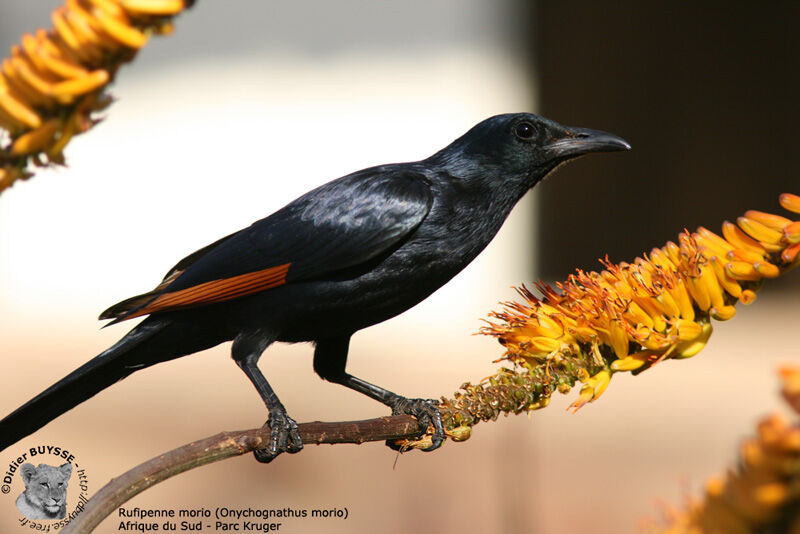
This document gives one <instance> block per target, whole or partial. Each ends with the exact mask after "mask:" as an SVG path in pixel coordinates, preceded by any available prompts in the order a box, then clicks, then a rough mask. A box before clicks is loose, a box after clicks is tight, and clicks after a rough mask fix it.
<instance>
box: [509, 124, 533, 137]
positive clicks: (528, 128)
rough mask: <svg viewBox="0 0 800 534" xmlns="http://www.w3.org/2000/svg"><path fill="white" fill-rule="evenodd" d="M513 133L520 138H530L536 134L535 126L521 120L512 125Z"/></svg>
mask: <svg viewBox="0 0 800 534" xmlns="http://www.w3.org/2000/svg"><path fill="white" fill-rule="evenodd" d="M514 133H515V134H516V135H517V137H519V138H520V139H530V138H531V137H533V136H534V134H536V128H534V127H533V124H531V123H529V122H521V123H519V124H517V125H516V126H515V127H514Z"/></svg>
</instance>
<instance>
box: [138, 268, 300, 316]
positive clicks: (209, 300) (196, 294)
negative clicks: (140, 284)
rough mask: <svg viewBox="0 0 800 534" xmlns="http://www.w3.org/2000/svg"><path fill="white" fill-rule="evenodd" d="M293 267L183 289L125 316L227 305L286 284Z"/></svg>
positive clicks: (272, 269) (166, 294)
mask: <svg viewBox="0 0 800 534" xmlns="http://www.w3.org/2000/svg"><path fill="white" fill-rule="evenodd" d="M289 265H291V264H290V263H284V264H283V265H278V266H277V267H270V268H269V269H262V270H260V271H254V272H252V273H245V274H240V275H237V276H232V277H230V278H222V279H220V280H212V281H210V282H204V283H202V284H198V285H196V286H192V287H187V288H185V289H179V290H178V291H171V292H168V293H164V294H162V295H160V296H158V297H157V298H155V299H153V301H151V302H150V303H149V304H147V306H145V307H143V308H141V309H139V310H136V311H135V312H134V313H132V314H131V315H129V316H127V317H125V319H132V318H134V317H139V316H140V315H147V314H148V313H155V312H161V311H169V310H177V309H181V308H191V307H194V306H200V305H203V304H213V303H216V302H225V301H226V300H233V299H236V298H240V297H244V296H247V295H252V294H253V293H258V292H259V291H264V290H266V289H270V288H273V287H277V286H281V285H283V284H285V283H286V274H287V273H288V272H289Z"/></svg>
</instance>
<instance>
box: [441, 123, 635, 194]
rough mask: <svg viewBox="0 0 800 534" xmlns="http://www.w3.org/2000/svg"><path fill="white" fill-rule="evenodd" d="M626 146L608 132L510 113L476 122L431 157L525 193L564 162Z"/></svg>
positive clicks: (468, 175) (466, 175) (464, 173)
mask: <svg viewBox="0 0 800 534" xmlns="http://www.w3.org/2000/svg"><path fill="white" fill-rule="evenodd" d="M630 148H631V147H630V145H629V144H628V143H627V142H626V141H625V140H624V139H622V138H620V137H617V136H615V135H612V134H609V133H606V132H601V131H598V130H590V129H588V128H576V127H571V126H563V125H561V124H559V123H557V122H555V121H552V120H550V119H546V118H544V117H540V116H539V115H534V114H533V113H509V114H505V115H496V116H494V117H490V118H488V119H486V120H485V121H483V122H480V123H478V124H477V125H475V126H474V127H473V128H472V129H470V130H469V131H468V132H467V133H466V134H464V135H463V136H461V137H460V138H459V139H457V140H456V141H454V142H453V143H452V144H451V145H450V146H448V147H447V148H445V149H444V150H442V151H441V152H439V153H438V154H436V155H435V156H434V157H435V158H437V157H438V158H441V159H442V160H443V162H446V164H447V165H448V167H451V169H452V171H453V173H454V174H456V175H460V176H463V177H465V178H467V179H469V177H472V178H475V179H478V180H481V181H484V182H485V181H486V180H495V179H497V180H502V181H503V182H505V183H506V184H508V185H512V184H513V185H516V186H519V187H521V188H522V191H521V192H524V191H527V190H528V189H530V188H531V187H533V186H534V185H536V183H537V182H539V181H540V180H541V179H542V178H544V177H545V176H546V175H547V173H549V172H550V171H552V170H553V169H555V168H556V167H557V166H558V165H560V164H562V163H564V162H565V161H569V160H571V159H574V158H577V157H578V156H582V155H584V154H588V153H590V152H612V151H617V150H629V149H630ZM454 166H455V167H461V169H459V170H460V171H462V172H458V170H456V169H454V168H453V167H454ZM487 171H489V172H487Z"/></svg>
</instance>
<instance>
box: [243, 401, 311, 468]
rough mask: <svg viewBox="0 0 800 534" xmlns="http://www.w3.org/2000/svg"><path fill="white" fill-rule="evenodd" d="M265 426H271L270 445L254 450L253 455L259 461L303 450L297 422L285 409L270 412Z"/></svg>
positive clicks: (267, 460) (265, 461) (266, 461)
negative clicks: (283, 453)
mask: <svg viewBox="0 0 800 534" xmlns="http://www.w3.org/2000/svg"><path fill="white" fill-rule="evenodd" d="M264 426H268V427H269V445H267V446H266V447H265V448H263V449H256V450H254V451H253V455H254V456H255V457H256V460H258V461H259V462H262V463H265V464H266V463H269V462H271V461H272V460H274V459H275V458H276V457H277V456H278V455H279V454H280V453H282V452H288V453H290V454H294V453H296V452H300V451H301V450H302V448H303V440H302V439H301V438H300V430H299V428H298V426H297V422H295V420H294V419H292V418H291V417H289V416H288V415H287V414H286V412H285V411H277V410H274V411H272V412H270V414H269V419H267V422H266V424H265V425H264Z"/></svg>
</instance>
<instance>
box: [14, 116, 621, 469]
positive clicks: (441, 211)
mask: <svg viewBox="0 0 800 534" xmlns="http://www.w3.org/2000/svg"><path fill="white" fill-rule="evenodd" d="M629 148H630V146H629V145H628V143H626V142H625V141H624V140H622V139H620V138H619V137H616V136H613V135H611V134H608V133H604V132H599V131H596V130H589V129H584V128H570V127H565V126H562V125H560V124H558V123H556V122H553V121H551V120H548V119H546V118H544V117H540V116H537V115H533V114H530V113H518V114H507V115H497V116H495V117H491V118H489V119H487V120H485V121H483V122H481V123H479V124H478V125H476V126H475V127H473V128H472V129H471V130H469V131H468V132H467V133H466V134H464V135H463V136H461V137H460V138H458V139H456V140H455V141H454V142H453V143H451V144H450V145H449V146H447V147H446V148H444V149H443V150H440V151H439V152H437V153H436V154H434V155H433V156H431V157H429V158H427V159H424V160H422V161H418V162H413V163H399V164H392V165H381V166H378V167H372V168H369V169H364V170H362V171H358V172H355V173H353V174H349V175H347V176H343V177H341V178H338V179H336V180H333V181H332V182H328V183H327V184H325V185H322V186H320V187H318V188H316V189H314V190H313V191H310V192H308V193H306V194H305V195H303V196H301V197H300V198H298V199H296V200H294V201H293V202H291V203H289V204H288V205H287V206H285V207H284V208H282V209H280V210H278V211H277V212H275V213H273V214H272V215H270V216H269V217H267V218H265V219H261V220H260V221H258V222H255V223H253V224H252V225H251V226H250V227H248V228H245V229H243V230H240V231H238V232H236V233H233V234H231V235H229V236H227V237H223V238H222V239H220V240H219V241H216V242H215V243H212V244H211V245H208V246H207V247H205V248H202V249H200V250H198V251H197V252H195V253H193V254H190V255H189V256H187V257H186V258H184V259H183V260H181V261H180V262H178V264H177V265H175V267H173V268H172V269H170V271H169V272H168V273H167V275H166V277H165V278H164V280H163V281H162V282H161V283H160V284H159V285H158V287H156V288H155V289H154V290H152V291H150V292H148V293H144V294H142V295H139V296H136V297H133V298H130V299H127V300H124V301H122V302H120V303H119V304H116V305H114V306H112V307H110V308H109V309H108V310H106V311H105V312H103V313H102V315H101V316H100V318H101V319H113V322H111V323H109V324H115V323H117V322H120V321H123V320H126V319H131V318H134V317H139V316H144V315H147V316H148V317H147V318H146V319H145V320H144V321H142V322H141V323H139V324H138V325H137V326H136V327H134V328H133V330H131V331H130V332H128V334H126V335H125V337H123V338H122V339H121V340H120V341H119V342H117V343H116V344H115V345H114V346H112V347H111V348H109V349H108V350H106V351H105V352H103V353H101V354H100V355H98V356H96V357H95V358H94V359H92V360H90V361H89V362H87V363H86V364H84V365H83V366H81V367H79V368H78V369H76V370H75V371H73V372H72V373H70V374H69V375H67V376H66V377H64V378H63V379H61V380H60V381H58V382H57V383H55V384H54V385H52V386H51V387H50V388H48V389H47V390H45V391H44V392H42V393H41V394H39V395H38V396H37V397H35V398H33V399H32V400H30V401H29V402H28V403H27V404H25V405H24V406H22V407H20V408H19V409H17V410H16V411H14V412H13V413H12V414H10V415H9V416H8V417H6V418H5V419H3V420H2V421H0V450H3V449H5V448H6V447H8V446H9V445H11V444H13V443H16V442H17V441H19V440H20V439H22V438H23V437H25V436H27V435H29V434H31V433H32V432H34V431H36V430H38V429H39V428H41V427H42V426H44V425H45V424H47V423H48V422H49V421H51V420H52V419H54V418H56V417H58V416H59V415H61V414H63V413H65V412H67V411H68V410H70V409H72V408H73V407H74V406H76V405H78V404H80V403H81V402H83V401H85V400H87V399H88V398H90V397H92V396H93V395H95V394H97V393H98V392H100V391H101V390H103V389H105V388H107V387H108V386H110V385H112V384H113V383H115V382H117V381H118V380H120V379H122V378H125V377H126V376H128V375H130V374H131V373H133V372H134V371H137V370H139V369H142V368H145V367H149V366H151V365H153V364H156V363H159V362H163V361H168V360H172V359H175V358H179V357H181V356H186V355H188V354H192V353H194V352H198V351H201V350H204V349H207V348H210V347H213V346H215V345H218V344H220V343H222V342H225V341H230V340H233V348H232V356H233V359H234V361H235V362H236V363H237V365H239V367H241V369H242V370H243V371H244V372H245V374H246V375H247V377H248V378H249V379H250V381H251V382H252V383H253V385H254V386H255V388H256V390H257V391H258V393H259V394H260V395H261V398H262V399H263V400H264V403H265V404H266V406H267V409H268V411H269V419H268V424H269V426H270V428H271V441H270V443H269V445H268V447H266V448H265V449H262V450H259V451H256V458H258V459H259V460H260V461H265V462H268V461H271V460H272V459H273V458H275V457H276V456H277V455H278V454H280V453H281V452H284V451H286V452H297V451H299V450H300V449H301V448H302V446H303V445H302V442H301V440H300V436H299V434H298V430H297V423H295V421H294V420H292V419H291V418H290V417H289V416H288V415H287V413H286V409H285V408H284V406H283V404H282V403H281V401H280V400H279V399H278V397H277V395H275V392H274V391H273V390H272V388H271V387H270V385H269V384H268V383H267V380H266V378H264V375H263V374H261V371H259V369H258V367H257V363H258V359H259V357H260V356H261V354H262V353H263V352H264V350H265V349H266V348H267V347H268V346H269V345H270V344H272V343H273V342H275V341H284V342H290V343H291V342H298V341H311V342H313V343H315V344H316V349H315V352H314V370H315V371H316V372H317V374H319V375H320V376H321V377H322V378H323V379H325V380H329V381H331V382H335V383H338V384H342V385H344V386H347V387H349V388H351V389H354V390H356V391H359V392H361V393H363V394H365V395H367V396H369V397H372V398H373V399H375V400H377V401H380V402H382V403H383V404H385V405H387V406H389V407H390V408H391V409H392V413H395V414H397V413H407V414H412V415H414V416H416V417H417V418H418V420H419V422H420V424H421V426H422V427H423V428H427V426H428V424H432V425H433V427H434V429H435V433H434V435H433V445H432V446H431V447H430V450H433V449H435V448H437V447H438V446H439V445H441V443H442V440H443V439H444V433H443V429H442V423H441V416H440V414H439V411H438V409H437V408H436V405H435V401H430V400H425V399H408V398H405V397H401V396H400V395H397V394H395V393H392V392H391V391H388V390H386V389H383V388H381V387H378V386H376V385H373V384H370V383H369V382H366V381H364V380H361V379H360V378H356V377H355V376H352V375H350V374H348V373H347V372H346V371H345V364H346V362H347V352H348V346H349V344H350V337H351V336H352V335H353V334H354V333H355V332H356V331H358V330H361V329H362V328H366V327H368V326H371V325H374V324H376V323H380V322H381V321H385V320H386V319H389V318H391V317H394V316H395V315H397V314H399V313H401V312H403V311H405V310H407V309H409V308H411V307H412V306H414V305H415V304H417V303H419V302H420V301H422V300H423V299H425V298H426V297H427V296H428V295H430V294H431V293H433V292H434V291H436V290H437V289H438V288H439V287H441V286H442V285H443V284H445V283H446V282H447V281H448V280H450V279H451V278H452V277H453V276H455V275H456V274H457V273H458V272H459V271H461V269H463V268H464V267H465V266H466V265H467V264H468V263H469V262H471V261H472V260H473V259H474V258H475V257H476V256H477V255H478V253H480V251H481V250H483V249H484V247H486V245H487V244H488V243H489V241H491V240H492V238H493V237H494V236H495V234H496V233H497V231H498V230H499V229H500V226H501V225H502V224H503V221H505V219H506V217H507V216H508V214H509V212H510V211H511V209H512V208H513V207H514V205H515V204H516V203H517V201H518V200H519V199H520V198H522V196H523V195H524V194H525V192H527V191H528V190H529V189H531V188H532V187H533V186H534V185H536V184H537V183H538V182H539V181H540V180H542V178H544V177H545V176H546V175H547V174H548V173H549V172H550V171H552V170H553V169H555V168H556V167H557V166H558V165H559V164H561V163H563V162H564V161H567V160H570V159H573V158H575V157H577V156H580V155H583V154H586V153H589V152H608V151H615V150H628V149H629Z"/></svg>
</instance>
